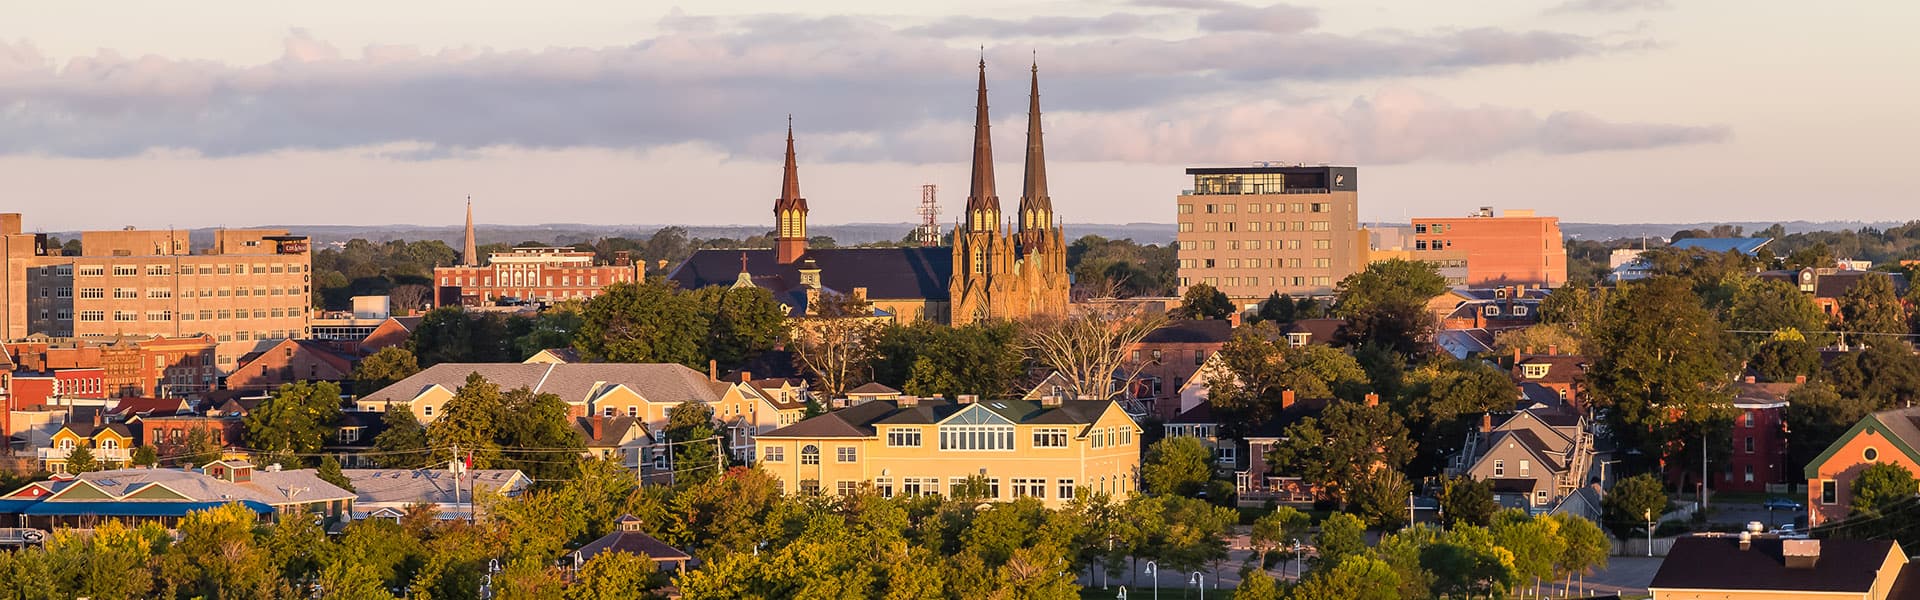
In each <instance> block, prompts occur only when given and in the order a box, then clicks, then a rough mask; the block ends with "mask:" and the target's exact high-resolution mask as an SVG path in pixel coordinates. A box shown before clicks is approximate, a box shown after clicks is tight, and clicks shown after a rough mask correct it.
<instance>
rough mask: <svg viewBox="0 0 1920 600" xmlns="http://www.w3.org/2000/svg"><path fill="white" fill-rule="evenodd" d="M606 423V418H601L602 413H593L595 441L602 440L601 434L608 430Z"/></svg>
mask: <svg viewBox="0 0 1920 600" xmlns="http://www.w3.org/2000/svg"><path fill="white" fill-rule="evenodd" d="M605 423H606V418H605V417H602V416H600V413H593V439H596V440H597V439H600V432H602V431H605V430H606V425H605Z"/></svg>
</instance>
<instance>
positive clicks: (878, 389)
mask: <svg viewBox="0 0 1920 600" xmlns="http://www.w3.org/2000/svg"><path fill="white" fill-rule="evenodd" d="M847 395H849V396H898V395H900V390H896V389H893V388H890V387H887V385H886V384H884V383H880V382H878V381H873V382H868V383H864V384H861V385H860V387H857V388H853V389H852V390H848V391H847Z"/></svg>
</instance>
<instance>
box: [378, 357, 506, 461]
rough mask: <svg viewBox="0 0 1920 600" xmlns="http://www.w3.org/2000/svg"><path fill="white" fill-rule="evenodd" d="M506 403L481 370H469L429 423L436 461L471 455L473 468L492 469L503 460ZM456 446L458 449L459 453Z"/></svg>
mask: <svg viewBox="0 0 1920 600" xmlns="http://www.w3.org/2000/svg"><path fill="white" fill-rule="evenodd" d="M504 406H505V405H504V404H503V401H502V400H501V396H500V386H498V385H495V384H494V383H493V382H491V381H487V378H485V377H481V376H480V374H479V373H468V374H467V382H466V384H465V385H462V386H460V389H458V390H455V391H454V393H453V397H452V398H448V399H447V402H446V403H445V404H443V405H441V407H440V409H441V410H440V416H439V417H438V418H435V419H434V420H433V422H432V423H428V424H427V428H426V433H427V442H428V445H429V446H430V447H431V448H433V458H434V461H435V462H440V461H446V460H455V459H460V458H462V457H467V456H471V457H472V458H473V468H475V469H491V468H493V467H494V465H495V464H496V463H497V462H498V461H499V459H500V445H499V443H498V442H496V441H495V440H496V436H497V432H498V431H499V419H500V417H501V413H502V412H503V410H504ZM389 412H391V411H389ZM376 441H377V440H376ZM454 448H458V449H459V454H458V456H456V455H455V454H454V451H453V449H454Z"/></svg>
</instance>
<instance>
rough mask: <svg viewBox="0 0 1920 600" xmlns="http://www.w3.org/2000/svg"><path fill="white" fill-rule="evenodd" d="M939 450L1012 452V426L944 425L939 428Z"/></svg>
mask: <svg viewBox="0 0 1920 600" xmlns="http://www.w3.org/2000/svg"><path fill="white" fill-rule="evenodd" d="M940 449H941V450H1012V449H1013V426H1012V425H946V426H942V427H941V428H940Z"/></svg>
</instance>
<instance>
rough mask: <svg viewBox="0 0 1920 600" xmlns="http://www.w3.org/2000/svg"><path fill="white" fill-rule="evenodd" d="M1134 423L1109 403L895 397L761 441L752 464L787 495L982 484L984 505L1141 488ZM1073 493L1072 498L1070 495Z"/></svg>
mask: <svg viewBox="0 0 1920 600" xmlns="http://www.w3.org/2000/svg"><path fill="white" fill-rule="evenodd" d="M1140 431H1141V430H1140V425H1139V424H1138V423H1135V422H1134V420H1133V418H1132V417H1129V416H1127V413H1126V411H1124V410H1121V408H1120V405H1119V403H1116V402H1114V401H1111V400H1065V401H1062V400H1060V399H1059V398H1058V397H1049V398H1045V399H1042V400H1040V401H1039V402H1034V401H1028V400H980V401H974V400H973V399H972V398H971V397H969V396H961V397H960V398H958V399H957V400H942V399H938V398H931V399H926V398H913V397H900V398H898V399H894V400H873V401H868V402H865V403H862V404H856V405H853V406H849V407H847V408H843V409H840V410H836V411H833V412H831V413H828V414H825V415H821V416H817V417H814V418H811V419H807V420H804V421H801V422H799V423H795V424H793V425H788V426H786V427H782V428H779V429H775V430H773V431H771V432H767V433H763V434H760V437H759V438H758V440H757V442H758V444H757V448H756V450H758V451H759V457H758V458H759V464H760V467H761V468H762V469H765V470H766V471H767V472H769V473H772V474H773V475H774V476H775V477H777V478H779V479H780V481H781V487H782V489H784V490H785V491H786V492H788V493H801V494H840V495H845V494H849V493H852V492H853V491H854V490H856V489H858V488H859V486H860V485H861V484H863V483H870V484H872V485H873V486H874V488H876V489H877V490H878V491H879V492H880V494H881V495H882V496H887V497H892V496H894V495H897V494H905V495H908V496H920V495H940V494H947V495H951V494H953V493H954V492H955V491H956V490H957V489H960V488H961V486H965V485H967V482H968V479H969V478H974V477H979V478H984V479H985V482H986V484H987V489H986V490H985V494H986V498H985V499H986V500H1012V499H1015V498H1020V497H1032V498H1036V499H1039V500H1041V501H1043V502H1045V503H1046V504H1047V505H1048V506H1052V507H1058V506H1061V505H1064V504H1066V503H1067V502H1069V501H1071V500H1072V499H1073V498H1074V496H1075V495H1076V494H1080V493H1085V492H1088V491H1092V492H1103V493H1107V494H1111V495H1113V496H1114V497H1115V498H1117V499H1125V498H1126V497H1128V496H1130V495H1132V494H1133V493H1135V492H1136V491H1138V489H1139V483H1138V480H1139V476H1140V450H1141V442H1140ZM1076 490H1077V491H1076Z"/></svg>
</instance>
